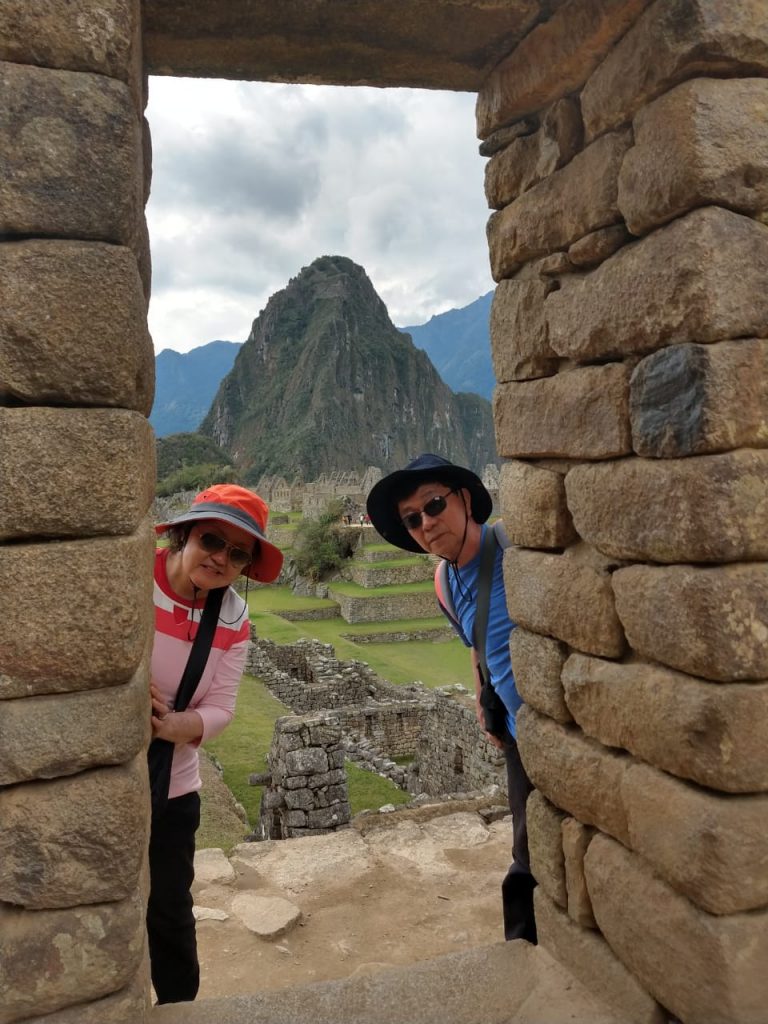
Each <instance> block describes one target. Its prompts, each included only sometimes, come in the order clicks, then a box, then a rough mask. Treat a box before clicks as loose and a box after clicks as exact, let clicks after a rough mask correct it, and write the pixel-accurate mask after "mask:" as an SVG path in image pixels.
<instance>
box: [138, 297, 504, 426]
mask: <svg viewBox="0 0 768 1024" xmlns="http://www.w3.org/2000/svg"><path fill="white" fill-rule="evenodd" d="M492 298H493V292H488V294H487V295H482V296H481V297H480V298H479V299H476V300H475V301H474V302H471V303H470V304H469V305H468V306H463V307H462V308H460V309H451V310H449V311H448V312H446V313H439V314H437V315H436V316H433V317H432V318H431V319H430V320H429V321H428V322H427V323H425V324H417V325H415V326H412V327H401V328H399V330H400V331H402V332H403V333H407V334H410V335H411V338H412V339H413V343H414V345H416V347H417V348H420V349H423V350H424V351H425V352H426V353H427V355H428V356H429V358H430V359H431V361H432V363H433V364H434V366H435V369H436V370H437V372H438V373H439V374H440V376H441V377H442V378H443V380H444V381H445V383H446V384H447V385H448V387H449V388H451V390H452V391H469V392H473V393H474V394H477V395H482V396H483V398H488V399H490V398H491V396H492V394H493V386H494V383H495V381H494V376H493V367H492V364H491V344H490V331H489V325H488V321H489V317H490V308H491V299H492ZM242 347H243V343H242V342H238V341H211V342H209V343H208V344H207V345H201V346H200V347H199V348H195V349H192V350H191V351H189V352H175V351H174V350H172V349H163V351H162V352H160V353H159V355H157V356H156V358H155V369H156V383H155V404H154V405H153V407H152V414H151V416H150V418H149V419H150V423H151V424H152V426H153V427H154V429H155V433H156V435H157V436H158V437H165V436H167V435H168V434H179V433H187V432H191V431H196V430H197V428H198V427H199V426H200V424H201V423H202V421H203V419H204V417H205V416H206V414H207V412H208V410H209V409H210V407H211V402H213V399H214V396H215V394H216V391H217V390H218V387H219V384H220V383H221V381H222V380H223V379H224V377H226V375H227V374H228V373H229V371H230V370H231V369H232V366H233V364H234V362H235V358H236V356H237V353H238V352H239V351H240V349H241V348H242ZM468 357H469V358H468Z"/></svg>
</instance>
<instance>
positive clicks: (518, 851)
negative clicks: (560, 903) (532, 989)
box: [501, 733, 536, 943]
mask: <svg viewBox="0 0 768 1024" xmlns="http://www.w3.org/2000/svg"><path fill="white" fill-rule="evenodd" d="M504 757H505V759H506V762H507V792H508V794H509V809H510V811H511V812H512V866H511V867H510V869H509V871H508V872H507V876H506V878H505V879H504V881H503V882H502V883H501V901H502V906H503V908H504V938H505V939H527V940H528V942H533V943H535V942H536V922H535V921H534V918H533V890H534V889H535V888H536V879H535V878H534V877H533V875H532V874H531V864H530V860H529V857H528V821H527V819H526V815H525V802H526V800H527V799H528V794H529V793H530V792H531V790H532V789H533V785H532V784H531V781H530V779H529V778H528V776H527V775H526V774H525V768H523V762H522V761H521V760H520V754H519V753H518V750H517V743H516V741H515V739H514V738H513V737H512V736H510V735H509V733H507V736H506V737H505V741H504Z"/></svg>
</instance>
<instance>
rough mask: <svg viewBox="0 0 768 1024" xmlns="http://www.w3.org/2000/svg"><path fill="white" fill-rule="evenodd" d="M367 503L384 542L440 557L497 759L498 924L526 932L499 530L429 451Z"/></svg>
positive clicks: (519, 787) (478, 488) (470, 479)
mask: <svg viewBox="0 0 768 1024" xmlns="http://www.w3.org/2000/svg"><path fill="white" fill-rule="evenodd" d="M367 507H368V514H369V515H370V517H371V521H372V522H373V525H374V527H375V528H376V530H377V531H378V532H379V533H380V534H381V536H382V537H384V538H385V539H386V540H388V541H389V543H390V544H394V545H395V546H396V547H399V548H403V549H404V550H405V551H418V552H422V551H426V552H428V553H429V554H431V555H438V556H439V557H440V558H441V559H443V563H441V565H440V566H438V572H437V573H436V575H435V583H436V588H437V591H438V599H439V600H440V604H441V607H442V608H443V611H445V613H446V615H447V616H448V618H449V619H450V620H451V622H452V624H453V625H454V628H455V629H456V632H457V633H458V634H459V636H460V637H461V639H462V640H463V642H464V643H465V644H466V645H467V646H468V647H471V648H472V664H473V667H474V675H475V709H476V713H477V719H478V722H479V723H480V727H481V728H482V729H483V731H484V732H485V734H486V736H487V738H488V740H489V742H491V743H492V744H493V745H494V746H495V747H497V748H498V749H499V750H502V751H503V752H504V757H505V759H506V766H507V791H508V794H509V809H510V811H511V812H512V857H513V861H512V866H511V867H510V869H509V871H508V872H507V875H506V877H505V879H504V881H503V883H502V887H501V891H502V906H503V911H504V934H505V937H506V938H507V939H527V940H528V941H529V942H536V924H535V921H534V916H533V889H534V887H535V885H536V882H535V880H534V878H533V876H532V875H531V869H530V862H529V857H528V829H527V824H526V815H525V802H526V799H527V797H528V794H529V793H530V791H531V789H532V788H533V787H532V785H531V783H530V781H529V779H528V776H527V775H526V773H525V769H524V768H523V765H522V762H521V760H520V755H519V753H518V750H517V741H516V739H515V737H516V726H515V715H516V712H517V709H518V708H519V707H520V705H521V703H522V699H521V697H520V695H519V694H518V692H517V687H516V686H515V679H514V675H513V673H512V663H511V659H510V654H509V635H510V633H511V631H512V630H513V629H514V626H515V624H514V623H513V622H512V621H511V620H510V618H509V614H508V612H507V604H506V598H505V594H504V579H503V574H502V554H503V551H502V549H503V547H504V546H506V544H507V542H506V538H505V537H504V535H503V533H502V531H500V530H498V529H495V528H494V527H491V526H487V525H485V524H486V521H487V519H488V517H489V516H490V514H491V507H492V500H491V496H490V494H489V493H488V491H487V489H486V488H485V487H484V485H483V483H482V481H481V480H480V478H479V477H478V476H477V475H476V474H475V473H473V472H472V471H471V470H469V469H464V468H463V467H461V466H456V465H453V464H452V463H451V462H449V461H448V460H447V459H444V458H441V457H440V456H439V455H430V454H424V455H419V456H418V458H415V459H413V460H412V461H411V462H409V463H408V465H407V466H406V467H405V469H400V470H397V471H396V472H394V473H390V474H389V476H386V477H384V478H383V479H381V480H380V481H379V482H378V483H377V484H376V485H375V486H374V487H373V488H372V490H371V492H370V494H369V495H368V502H367ZM483 554H485V558H483ZM483 590H485V594H486V609H487V611H486V613H485V614H486V615H487V620H486V623H487V628H486V630H485V635H484V636H476V633H477V630H476V617H477V618H478V619H481V618H482V617H483V613H482V610H481V611H480V614H477V613H478V608H481V607H482V599H481V600H480V601H478V597H479V596H480V594H481V593H482V591H483ZM441 591H442V592H441ZM481 666H484V668H483V667H481ZM484 676H485V683H484Z"/></svg>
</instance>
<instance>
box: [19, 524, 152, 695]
mask: <svg viewBox="0 0 768 1024" xmlns="http://www.w3.org/2000/svg"><path fill="white" fill-rule="evenodd" d="M154 540H155V537H154V531H150V528H149V525H148V524H145V525H143V526H142V527H141V528H140V529H139V530H138V531H137V532H136V533H135V534H133V535H132V536H129V537H114V538H109V539H102V538H99V539H96V540H72V541H63V542H62V543H60V544H54V543H49V544H45V543H41V544H9V545H4V546H0V578H2V579H4V580H7V581H9V582H8V583H7V585H6V597H7V599H8V600H7V604H6V609H5V614H4V615H3V617H2V621H1V624H0V650H2V652H3V663H2V670H1V671H0V698H4V697H26V696H33V695H36V694H44V693H69V692H73V691H77V690H95V689H99V688H100V687H104V686H117V685H119V684H120V683H126V682H128V680H130V678H131V677H132V676H133V674H134V673H135V672H136V670H137V669H138V667H139V664H140V663H141V661H142V657H143V655H144V652H145V650H146V646H147V640H148V638H149V636H150V632H151V628H152V555H153V551H154Z"/></svg>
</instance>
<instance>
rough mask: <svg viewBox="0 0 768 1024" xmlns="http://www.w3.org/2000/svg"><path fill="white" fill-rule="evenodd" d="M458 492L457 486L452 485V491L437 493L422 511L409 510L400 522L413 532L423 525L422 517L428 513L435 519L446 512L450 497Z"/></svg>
mask: <svg viewBox="0 0 768 1024" xmlns="http://www.w3.org/2000/svg"><path fill="white" fill-rule="evenodd" d="M455 493H456V488H455V487H452V488H451V490H450V491H447V492H446V493H445V494H436V495H435V497H434V498H430V499H429V501H428V502H427V503H426V505H424V507H423V508H422V510H421V512H409V513H408V515H405V516H403V518H402V519H401V520H400V522H401V523H402V524H403V526H404V527H405V528H406V530H410V531H411V533H412V532H413V531H414V530H418V529H419V527H420V526H421V517H422V516H423V515H424V514H425V513H426V514H427V515H428V516H429V518H430V519H434V518H435V516H439V515H442V513H443V512H445V509H446V506H447V504H448V497H449V495H451V494H455Z"/></svg>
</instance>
